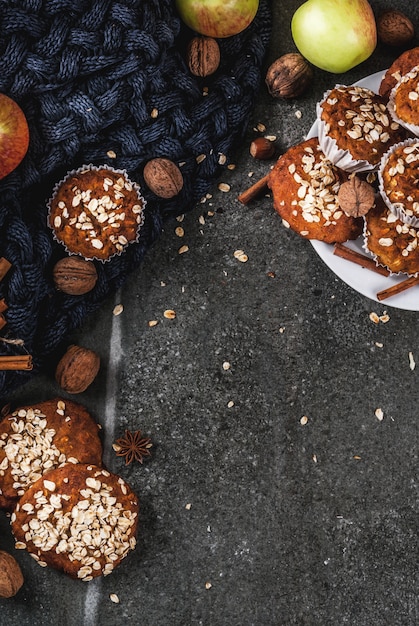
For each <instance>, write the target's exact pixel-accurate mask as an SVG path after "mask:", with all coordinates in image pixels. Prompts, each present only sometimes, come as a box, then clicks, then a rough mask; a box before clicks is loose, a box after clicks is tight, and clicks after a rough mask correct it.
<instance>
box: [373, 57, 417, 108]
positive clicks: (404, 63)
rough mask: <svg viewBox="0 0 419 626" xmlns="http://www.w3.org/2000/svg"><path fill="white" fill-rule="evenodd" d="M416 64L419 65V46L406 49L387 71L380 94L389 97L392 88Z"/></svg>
mask: <svg viewBox="0 0 419 626" xmlns="http://www.w3.org/2000/svg"><path fill="white" fill-rule="evenodd" d="M416 65H419V47H417V48H411V49H410V50H405V51H404V52H403V53H402V54H401V55H400V56H398V57H397V59H396V60H395V61H394V62H393V63H392V64H391V66H390V67H389V68H388V70H387V71H386V72H385V74H384V76H383V78H382V80H381V83H380V87H379V90H378V93H379V94H380V96H384V98H386V99H388V98H389V96H390V92H391V90H392V89H393V87H395V86H396V85H397V83H398V82H399V80H400V79H401V77H402V76H404V74H407V73H408V72H410V70H411V69H412V68H414V67H415V66H416Z"/></svg>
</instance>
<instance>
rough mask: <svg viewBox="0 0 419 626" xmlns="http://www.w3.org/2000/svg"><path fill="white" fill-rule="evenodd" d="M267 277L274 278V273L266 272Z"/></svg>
mask: <svg viewBox="0 0 419 626" xmlns="http://www.w3.org/2000/svg"><path fill="white" fill-rule="evenodd" d="M267 276H268V278H276V274H275V272H268V273H267Z"/></svg>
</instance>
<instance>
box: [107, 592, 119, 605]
mask: <svg viewBox="0 0 419 626" xmlns="http://www.w3.org/2000/svg"><path fill="white" fill-rule="evenodd" d="M109 599H110V601H111V602H114V603H115V604H119V602H120V600H119V598H118V596H117V595H116V593H111V594H110V595H109Z"/></svg>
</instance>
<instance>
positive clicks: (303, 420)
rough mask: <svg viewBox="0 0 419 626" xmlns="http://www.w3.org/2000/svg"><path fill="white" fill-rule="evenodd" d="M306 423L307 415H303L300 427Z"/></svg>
mask: <svg viewBox="0 0 419 626" xmlns="http://www.w3.org/2000/svg"><path fill="white" fill-rule="evenodd" d="M307 423H308V417H307V415H303V417H302V418H301V419H300V424H301V426H305V425H306V424H307Z"/></svg>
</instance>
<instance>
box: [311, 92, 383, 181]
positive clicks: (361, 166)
mask: <svg viewBox="0 0 419 626" xmlns="http://www.w3.org/2000/svg"><path fill="white" fill-rule="evenodd" d="M339 87H347V85H336V86H335V87H334V89H336V88H339ZM331 91H332V90H331V89H329V90H328V91H326V92H325V94H324V96H323V99H322V100H321V101H320V102H319V103H318V104H317V107H316V113H317V123H318V135H319V145H320V147H321V149H322V150H323V152H324V154H325V155H326V157H327V158H328V159H329V161H331V162H332V163H333V164H334V165H336V167H338V168H339V169H341V170H344V171H345V172H371V171H373V170H377V168H378V165H373V164H372V163H370V162H369V161H366V160H364V159H354V157H353V156H352V154H351V153H350V151H349V150H342V148H339V146H338V144H337V142H336V140H335V139H333V137H330V136H329V135H328V134H327V128H326V123H325V122H324V121H323V120H322V118H321V114H322V103H323V102H324V101H325V100H327V98H328V96H329V94H330V92H331Z"/></svg>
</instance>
